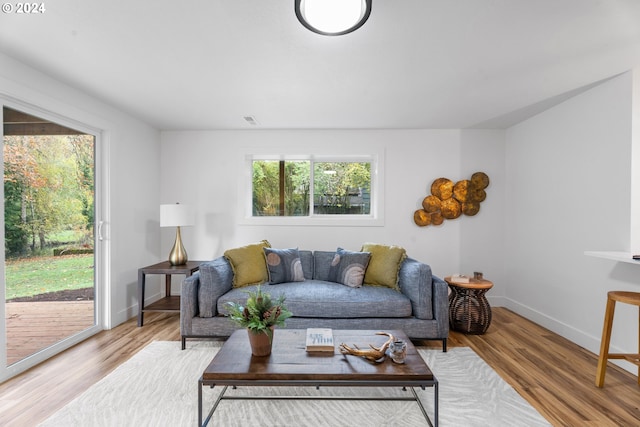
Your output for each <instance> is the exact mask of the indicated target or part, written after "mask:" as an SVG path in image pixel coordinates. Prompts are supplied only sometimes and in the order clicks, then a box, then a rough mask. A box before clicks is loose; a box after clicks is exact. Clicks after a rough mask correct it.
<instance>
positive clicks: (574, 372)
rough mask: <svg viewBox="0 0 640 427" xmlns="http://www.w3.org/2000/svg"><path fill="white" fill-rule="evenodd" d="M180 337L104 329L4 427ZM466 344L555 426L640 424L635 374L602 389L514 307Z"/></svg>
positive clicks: (2, 391)
mask: <svg viewBox="0 0 640 427" xmlns="http://www.w3.org/2000/svg"><path fill="white" fill-rule="evenodd" d="M179 339H180V331H179V317H178V316H176V315H175V314H166V313H147V314H146V315H145V326H144V327H142V328H138V327H137V326H136V319H131V320H130V321H128V322H126V323H125V324H123V325H120V326H118V327H117V328H115V329H113V330H110V331H103V332H101V333H99V334H98V335H96V336H95V337H93V338H91V339H89V340H87V341H85V342H83V343H80V344H78V345H76V346H75V347H73V348H71V349H69V350H67V351H65V352H64V353H62V354H60V355H58V356H57V357H55V358H53V359H51V360H49V361H47V362H45V363H43V364H41V365H39V366H37V367H35V368H33V369H31V370H29V371H28V372H25V373H24V374H22V375H20V376H18V377H16V378H13V379H11V380H9V381H6V382H5V383H4V384H0V425H2V426H20V427H22V426H26V425H37V424H38V423H39V422H41V421H42V420H44V419H46V418H47V417H48V416H49V415H51V414H53V413H54V412H55V411H57V410H58V409H59V408H61V407H63V406H64V405H65V404H66V403H68V402H69V401H71V400H72V399H73V398H74V397H76V396H77V395H79V394H80V393H82V392H83V391H84V390H86V389H87V388H88V387H90V386H91V385H92V384H94V383H95V382H96V381H98V380H100V379H101V378H103V377H104V376H106V375H107V374H108V373H109V372H111V371H112V370H113V369H115V368H116V367H117V366H118V365H120V364H121V363H123V362H124V361H126V360H128V359H129V358H130V357H131V356H132V355H133V354H135V353H136V352H138V351H139V350H140V349H142V348H143V347H144V346H145V345H147V344H148V343H150V342H152V341H154V340H162V341H178V340H179ZM418 344H420V345H426V346H428V347H433V348H439V346H440V343H438V342H435V341H424V342H420V343H418ZM459 346H467V347H471V348H472V349H473V350H474V351H475V352H476V353H477V354H478V355H480V357H482V358H483V359H484V360H485V362H487V363H488V364H489V365H490V366H491V367H492V368H493V369H494V370H496V372H498V374H499V375H500V376H501V377H502V378H503V379H505V381H507V382H508V383H509V384H511V386H513V387H514V388H515V389H516V390H517V391H518V393H520V394H521V395H522V396H523V397H524V398H525V399H526V400H527V401H528V402H529V403H530V404H531V405H532V406H533V407H535V408H536V409H537V410H538V411H539V412H540V413H541V414H542V415H543V416H544V417H545V418H546V419H547V420H548V421H549V422H550V423H551V424H552V425H554V426H576V427H578V426H579V427H582V426H597V427H607V426H637V425H640V409H639V406H640V405H639V403H640V387H638V385H637V379H636V377H635V376H634V375H632V374H630V373H629V372H627V371H625V370H623V369H620V368H619V367H617V366H614V365H611V364H610V365H609V368H608V369H607V375H606V379H605V386H604V387H603V388H602V389H599V388H597V387H595V385H594V381H595V371H596V365H597V356H596V355H595V354H593V353H591V352H589V351H587V350H585V349H583V348H581V347H580V346H578V345H576V344H573V343H571V342H570V341H568V340H566V339H564V338H562V337H560V336H558V335H556V334H554V333H552V332H550V331H548V330H547V329H545V328H543V327H541V326H539V325H536V324H535V323H532V322H530V321H528V320H526V319H524V318H522V317H521V316H518V315H517V314H515V313H513V312H511V311H509V310H507V309H504V308H494V309H493V321H492V324H491V327H490V328H489V330H488V331H487V333H486V334H484V335H464V334H461V333H458V332H451V334H450V337H449V347H450V348H452V347H459ZM185 351H188V349H187V350H185ZM194 389H195V388H194ZM33 402H39V404H38V405H35V407H34V405H33Z"/></svg>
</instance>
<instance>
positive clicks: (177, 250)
mask: <svg viewBox="0 0 640 427" xmlns="http://www.w3.org/2000/svg"><path fill="white" fill-rule="evenodd" d="M187 261H188V257H187V251H186V250H185V249H184V245H183V244H182V238H181V236H180V227H176V242H175V243H174V244H173V249H171V252H170V253H169V263H170V264H171V265H184V264H186V263H187Z"/></svg>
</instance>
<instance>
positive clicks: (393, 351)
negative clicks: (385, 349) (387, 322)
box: [389, 340, 407, 363]
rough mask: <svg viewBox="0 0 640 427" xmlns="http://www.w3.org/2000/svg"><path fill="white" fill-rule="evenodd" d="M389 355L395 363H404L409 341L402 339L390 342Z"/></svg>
mask: <svg viewBox="0 0 640 427" xmlns="http://www.w3.org/2000/svg"><path fill="white" fill-rule="evenodd" d="M389 356H390V357H391V360H393V361H394V362H395V363H404V359H405V358H406V357H407V343H406V342H404V341H402V340H397V341H393V342H392V343H391V344H389Z"/></svg>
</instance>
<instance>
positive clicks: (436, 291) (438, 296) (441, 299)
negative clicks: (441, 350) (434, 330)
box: [433, 276, 449, 338]
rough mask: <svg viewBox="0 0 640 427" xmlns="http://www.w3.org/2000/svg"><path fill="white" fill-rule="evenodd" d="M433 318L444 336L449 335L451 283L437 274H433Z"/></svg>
mask: <svg viewBox="0 0 640 427" xmlns="http://www.w3.org/2000/svg"><path fill="white" fill-rule="evenodd" d="M433 318H434V319H436V320H437V322H438V330H439V331H441V332H443V335H442V337H443V338H446V337H447V336H449V285H447V282H445V281H444V280H442V279H441V278H439V277H437V276H433Z"/></svg>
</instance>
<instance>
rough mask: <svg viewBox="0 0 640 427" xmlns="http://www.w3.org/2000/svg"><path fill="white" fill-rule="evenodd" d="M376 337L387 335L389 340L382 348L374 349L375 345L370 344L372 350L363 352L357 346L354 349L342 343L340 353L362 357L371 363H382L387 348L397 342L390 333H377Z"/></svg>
mask: <svg viewBox="0 0 640 427" xmlns="http://www.w3.org/2000/svg"><path fill="white" fill-rule="evenodd" d="M376 335H386V336H388V337H389V339H388V340H387V341H386V342H385V343H384V344H382V345H381V346H380V347H374V346H373V345H371V344H369V347H370V348H368V349H366V350H361V349H360V348H359V347H358V346H357V345H355V344H354V345H353V347H349V346H348V345H346V344H345V343H342V344H340V353H342V354H351V355H353V356H360V357H364V358H365V359H367V360H368V361H370V362H375V363H380V362H382V361H384V358H385V356H386V352H387V348H389V344H391V343H392V342H393V341H395V338H394V337H393V335H391V334H390V333H388V332H376Z"/></svg>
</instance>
